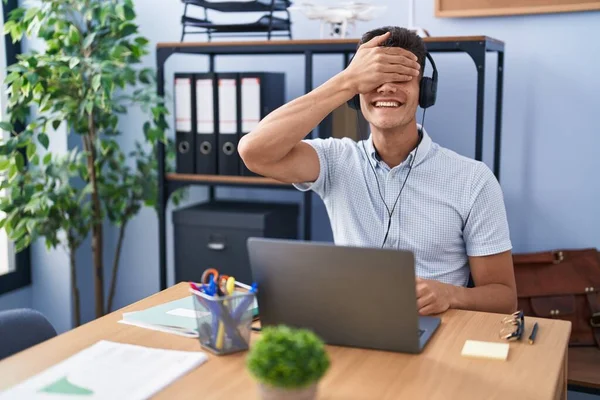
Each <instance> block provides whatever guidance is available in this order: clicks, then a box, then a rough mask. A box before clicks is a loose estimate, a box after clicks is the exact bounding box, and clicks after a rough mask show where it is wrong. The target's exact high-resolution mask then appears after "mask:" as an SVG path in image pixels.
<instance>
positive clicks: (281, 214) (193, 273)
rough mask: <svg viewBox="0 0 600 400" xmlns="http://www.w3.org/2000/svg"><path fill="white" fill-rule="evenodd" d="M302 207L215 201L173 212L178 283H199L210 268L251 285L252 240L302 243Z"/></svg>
mask: <svg viewBox="0 0 600 400" xmlns="http://www.w3.org/2000/svg"><path fill="white" fill-rule="evenodd" d="M298 214H299V207H298V205H297V204H282V203H266V202H243V201H233V200H215V201H212V202H207V203H201V204H196V205H193V206H191V207H186V208H182V209H179V210H177V211H174V212H173V225H174V240H175V242H174V248H175V282H182V281H194V282H199V281H200V279H201V277H202V273H203V272H204V271H205V270H206V269H207V268H216V269H217V270H218V271H219V273H221V274H226V275H230V276H234V277H235V279H236V280H238V281H240V282H243V283H247V284H251V283H252V281H253V279H252V272H251V270H250V262H249V258H248V250H247V248H246V241H247V239H248V238H249V237H265V238H282V239H297V238H298Z"/></svg>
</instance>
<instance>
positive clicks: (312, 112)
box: [238, 32, 420, 183]
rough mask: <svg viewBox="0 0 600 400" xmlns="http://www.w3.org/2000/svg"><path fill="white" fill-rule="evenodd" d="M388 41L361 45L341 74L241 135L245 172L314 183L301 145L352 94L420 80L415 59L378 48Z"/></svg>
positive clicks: (314, 167)
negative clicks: (246, 169) (396, 83)
mask: <svg viewBox="0 0 600 400" xmlns="http://www.w3.org/2000/svg"><path fill="white" fill-rule="evenodd" d="M388 36H389V32H387V33H385V34H383V35H381V36H376V37H375V38H373V39H372V40H370V41H369V42H367V43H364V44H363V45H361V46H360V48H359V49H358V50H357V52H356V55H355V56H354V58H353V59H352V62H351V63H350V65H349V66H348V67H347V68H346V69H345V70H343V71H342V72H340V73H339V74H337V75H335V76H334V77H333V78H331V79H329V80H328V81H326V82H325V83H324V84H322V85H321V86H319V87H317V88H315V89H314V90H312V91H311V92H309V93H307V94H305V95H303V96H300V97H298V98H296V99H294V100H293V101H291V102H289V103H286V104H285V105H283V106H281V107H279V108H278V109H276V110H274V111H273V112H271V113H270V114H269V115H267V116H266V117H265V118H263V119H262V120H261V121H260V122H259V124H258V126H257V127H256V128H255V129H254V130H253V131H252V132H250V133H248V134H247V135H244V136H243V137H242V139H240V143H239V145H238V152H239V155H240V157H241V158H242V160H243V161H244V163H245V164H246V166H247V167H248V169H250V170H251V171H254V172H255V173H257V174H259V175H263V176H267V177H271V178H274V179H277V180H280V181H283V182H289V183H296V182H309V181H314V180H316V179H317V178H318V176H319V171H320V167H319V158H318V156H317V154H316V151H315V150H314V149H313V148H312V146H310V145H309V144H307V143H305V142H302V140H303V139H304V138H305V137H306V136H307V135H308V134H309V133H310V132H311V131H312V130H313V129H315V127H316V126H317V125H318V124H319V123H320V122H321V121H322V120H323V119H324V118H325V117H326V116H327V115H329V114H330V113H331V112H333V111H334V110H335V109H336V108H338V107H339V106H341V105H342V104H344V103H345V102H346V101H348V100H349V99H351V98H352V97H353V96H354V95H356V94H357V93H365V92H369V91H371V90H374V89H375V88H377V87H379V86H381V85H382V84H384V83H386V82H401V81H408V80H410V79H412V78H413V77H417V76H418V75H419V69H420V66H419V64H418V62H417V61H416V60H417V58H416V57H415V56H414V54H412V53H410V52H408V51H406V50H404V49H401V48H394V47H381V46H380V44H381V43H383V42H384V41H385V40H386V39H387V38H388Z"/></svg>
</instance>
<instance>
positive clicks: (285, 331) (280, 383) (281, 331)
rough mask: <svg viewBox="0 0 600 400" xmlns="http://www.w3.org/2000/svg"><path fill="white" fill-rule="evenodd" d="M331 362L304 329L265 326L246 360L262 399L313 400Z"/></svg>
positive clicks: (318, 344)
mask: <svg viewBox="0 0 600 400" xmlns="http://www.w3.org/2000/svg"><path fill="white" fill-rule="evenodd" d="M329 365H330V361H329V357H328V355H327V352H326V351H325V345H324V343H323V341H322V340H321V339H320V338H319V337H318V336H317V335H315V334H314V333H313V332H311V331H309V330H306V329H296V328H290V327H288V326H285V325H280V326H274V327H265V328H263V329H262V332H261V334H260V337H259V339H258V340H257V341H256V342H255V343H254V344H253V345H252V347H251V348H250V351H249V353H248V357H247V366H248V370H249V371H250V374H251V375H252V376H253V377H254V378H255V379H256V380H257V381H258V388H259V393H260V396H261V398H262V399H263V400H280V399H286V400H292V399H293V400H312V399H315V398H316V395H317V388H318V384H319V381H320V380H321V378H322V377H323V375H325V372H326V371H327V369H328V368H329Z"/></svg>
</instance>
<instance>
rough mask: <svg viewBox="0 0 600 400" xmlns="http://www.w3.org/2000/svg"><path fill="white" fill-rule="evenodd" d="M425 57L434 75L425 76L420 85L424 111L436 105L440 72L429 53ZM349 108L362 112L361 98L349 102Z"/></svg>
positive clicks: (356, 97)
mask: <svg viewBox="0 0 600 400" xmlns="http://www.w3.org/2000/svg"><path fill="white" fill-rule="evenodd" d="M425 56H426V57H427V59H428V60H429V62H430V63H431V67H432V68H433V73H432V75H431V78H430V77H428V76H423V77H422V78H421V83H420V84H419V106H420V107H421V108H422V109H426V108H429V107H431V106H432V105H434V104H435V99H436V97H437V83H438V72H437V68H436V67H435V62H434V61H433V58H432V57H431V55H430V54H429V53H426V54H425ZM423 71H425V65H423ZM423 73H425V72H423ZM348 106H349V107H351V108H353V109H355V110H360V96H359V95H358V94H357V95H356V96H354V97H352V98H351V99H350V100H348Z"/></svg>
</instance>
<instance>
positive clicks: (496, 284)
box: [417, 251, 517, 315]
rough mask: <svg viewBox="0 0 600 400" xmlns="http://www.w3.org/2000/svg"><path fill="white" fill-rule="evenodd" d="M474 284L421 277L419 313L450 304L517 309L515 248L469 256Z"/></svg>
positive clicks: (493, 309) (433, 311)
mask: <svg viewBox="0 0 600 400" xmlns="http://www.w3.org/2000/svg"><path fill="white" fill-rule="evenodd" d="M469 260H470V265H471V275H472V277H473V281H474V283H475V287H474V288H466V287H462V286H454V285H450V284H447V283H442V282H438V281H434V280H426V279H420V278H417V297H418V308H419V313H420V314H422V315H429V314H438V313H441V312H444V311H446V310H447V309H448V308H458V309H463V310H474V311H485V312H497V313H501V314H510V313H513V312H515V311H516V309H517V287H516V283H515V275H514V272H513V262H512V253H511V251H505V252H502V253H499V254H494V255H490V256H483V257H469Z"/></svg>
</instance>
